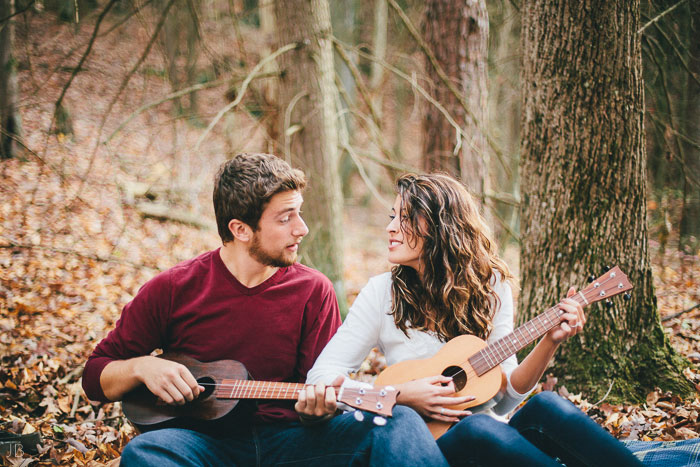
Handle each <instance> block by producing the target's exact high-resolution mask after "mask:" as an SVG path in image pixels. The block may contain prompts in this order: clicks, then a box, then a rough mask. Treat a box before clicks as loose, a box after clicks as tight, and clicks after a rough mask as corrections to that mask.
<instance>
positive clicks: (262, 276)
mask: <svg viewBox="0 0 700 467" xmlns="http://www.w3.org/2000/svg"><path fill="white" fill-rule="evenodd" d="M219 254H220V255H221V260H222V261H223V262H224V265H225V266H226V269H228V270H229V272H230V273H231V274H233V277H235V278H236V279H237V280H238V282H240V283H241V284H243V285H244V286H246V287H248V288H252V287H255V286H257V285H260V284H262V283H263V282H265V281H266V280H268V279H269V278H270V277H272V275H273V274H274V273H276V272H277V271H278V270H279V268H278V267H275V266H266V265H264V264H262V263H260V262H259V261H257V260H255V259H254V258H253V257H251V256H250V254H249V253H248V250H247V249H246V248H245V247H244V246H243V245H242V244H241V243H240V242H235V241H234V242H228V243H226V244H225V245H224V246H222V247H221V250H220V251H219Z"/></svg>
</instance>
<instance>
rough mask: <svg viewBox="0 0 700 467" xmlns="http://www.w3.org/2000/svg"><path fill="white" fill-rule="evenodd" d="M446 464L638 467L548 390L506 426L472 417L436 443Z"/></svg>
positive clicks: (627, 453)
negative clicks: (562, 464)
mask: <svg viewBox="0 0 700 467" xmlns="http://www.w3.org/2000/svg"><path fill="white" fill-rule="evenodd" d="M437 443H438V446H440V449H441V450H442V452H443V454H444V455H445V457H446V458H447V461H448V462H449V463H450V465H453V466H455V465H484V466H506V465H517V466H529V465H538V466H539V465H542V466H559V467H561V463H560V462H558V461H557V459H558V460H560V461H561V462H562V463H564V464H566V466H567V467H578V466H596V467H597V466H607V465H610V466H615V467H625V466H641V465H642V464H641V462H640V461H639V460H638V459H637V458H636V457H635V456H634V455H633V454H632V452H631V451H630V450H629V449H627V448H626V447H625V446H624V445H623V444H622V443H620V442H619V441H618V440H616V439H615V438H614V437H613V436H612V435H610V434H609V433H608V432H607V431H605V430H604V429H603V428H602V427H600V426H599V425H598V424H597V423H595V422H594V421H593V420H591V419H590V418H589V417H588V416H587V415H586V414H585V413H583V412H581V410H579V409H578V408H577V407H576V406H575V405H574V404H572V403H571V402H569V401H567V400H565V399H563V398H562V397H559V396H558V395H556V394H554V393H553V392H542V393H540V394H537V395H536V396H535V397H533V398H532V399H531V400H530V401H529V402H528V403H527V404H525V406H524V407H522V408H521V409H520V410H519V411H518V412H516V414H515V415H514V416H513V417H512V418H511V420H510V422H509V423H508V424H505V423H502V422H499V421H498V420H496V419H494V418H492V417H490V416H488V415H485V414H476V415H472V416H470V417H466V418H464V419H462V421H460V422H459V423H458V424H457V425H455V426H453V427H452V428H450V430H448V431H447V433H445V434H444V435H442V436H441V437H440V438H439V439H438V441H437Z"/></svg>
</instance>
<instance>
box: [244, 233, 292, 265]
mask: <svg viewBox="0 0 700 467" xmlns="http://www.w3.org/2000/svg"><path fill="white" fill-rule="evenodd" d="M249 252H250V256H252V257H253V258H255V259H256V260H257V261H258V262H259V263H261V264H264V265H265V266H273V267H276V268H285V267H287V266H291V265H292V264H294V262H295V261H296V259H297V255H296V253H294V254H291V255H285V253H286V251H285V250H282V251H281V252H279V253H277V254H274V253H271V252H269V251H267V250H265V249H264V248H263V246H262V245H261V244H260V237H258V234H257V233H254V234H253V242H252V243H251V244H250V250H249Z"/></svg>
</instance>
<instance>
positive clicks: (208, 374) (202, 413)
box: [122, 354, 248, 432]
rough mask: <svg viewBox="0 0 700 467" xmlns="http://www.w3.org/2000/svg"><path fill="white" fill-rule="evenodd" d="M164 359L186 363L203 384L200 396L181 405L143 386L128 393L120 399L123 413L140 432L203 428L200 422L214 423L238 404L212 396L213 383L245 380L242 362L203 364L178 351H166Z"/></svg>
mask: <svg viewBox="0 0 700 467" xmlns="http://www.w3.org/2000/svg"><path fill="white" fill-rule="evenodd" d="M162 357H163V358H166V359H167V360H172V361H174V362H177V363H181V364H183V365H185V366H186V367H187V368H188V369H189V370H190V372H191V373H192V376H194V378H195V379H196V380H197V382H198V383H200V384H202V383H203V385H204V388H205V390H204V392H203V393H202V394H200V396H199V397H198V398H197V399H195V400H193V401H192V402H188V403H186V404H184V405H168V404H164V403H162V402H161V401H159V400H158V398H157V397H156V396H154V395H153V394H152V393H151V392H150V391H149V390H148V389H147V388H146V386H143V385H142V386H140V387H138V388H136V389H134V390H133V391H131V392H129V394H127V395H126V396H125V397H124V399H123V400H122V410H123V411H124V415H126V417H127V418H128V419H129V421H131V423H133V424H134V426H135V427H136V428H137V429H138V430H139V431H141V432H145V431H150V430H155V429H159V428H166V427H175V426H176V427H179V428H193V429H197V430H198V431H202V429H201V428H200V425H203V424H202V423H201V422H202V421H207V422H213V423H209V425H210V426H212V427H213V426H215V425H216V423H215V422H216V421H217V420H221V419H223V418H224V417H225V416H226V415H228V414H229V413H230V412H232V411H233V409H234V408H235V407H236V405H237V404H238V400H237V399H221V398H217V397H216V396H215V391H214V388H215V386H213V384H221V383H222V381H223V380H224V379H243V380H245V379H248V371H247V370H246V369H245V366H243V364H242V363H241V362H237V361H235V360H219V361H215V362H211V363H202V362H199V361H197V360H195V359H194V358H190V357H187V356H185V355H180V354H167V355H163V356H162Z"/></svg>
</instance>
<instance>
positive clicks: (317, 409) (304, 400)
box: [294, 376, 345, 420]
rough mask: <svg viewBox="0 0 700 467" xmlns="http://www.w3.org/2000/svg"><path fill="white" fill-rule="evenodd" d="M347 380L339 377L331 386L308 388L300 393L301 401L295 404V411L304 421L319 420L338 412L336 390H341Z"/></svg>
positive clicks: (321, 385) (320, 385)
mask: <svg viewBox="0 0 700 467" xmlns="http://www.w3.org/2000/svg"><path fill="white" fill-rule="evenodd" d="M344 379H345V378H344V377H342V376H338V377H337V378H336V379H335V380H334V381H333V383H332V384H331V385H330V386H324V385H323V384H317V385H316V386H312V385H309V386H306V390H305V391H301V392H300V393H299V399H298V400H297V403H296V404H294V410H296V411H297V413H298V414H299V416H300V417H301V418H303V419H306V420H310V419H318V418H321V417H324V416H326V415H329V414H334V413H335V411H336V410H338V403H337V402H336V397H335V388H340V385H341V384H343V380H344Z"/></svg>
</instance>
